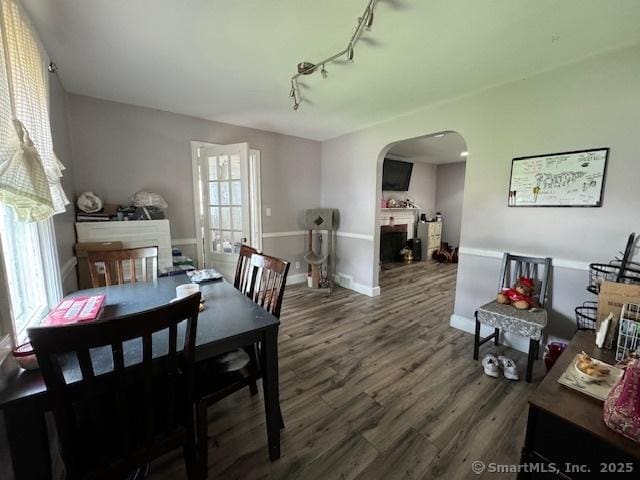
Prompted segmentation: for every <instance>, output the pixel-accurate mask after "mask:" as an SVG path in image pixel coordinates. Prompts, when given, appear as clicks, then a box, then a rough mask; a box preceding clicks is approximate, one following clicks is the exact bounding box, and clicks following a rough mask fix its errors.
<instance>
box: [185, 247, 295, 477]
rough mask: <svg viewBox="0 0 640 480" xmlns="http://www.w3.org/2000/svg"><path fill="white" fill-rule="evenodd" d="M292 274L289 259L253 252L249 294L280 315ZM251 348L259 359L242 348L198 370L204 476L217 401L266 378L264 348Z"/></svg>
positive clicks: (199, 435) (198, 433) (200, 456)
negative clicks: (211, 411) (210, 417)
mask: <svg viewBox="0 0 640 480" xmlns="http://www.w3.org/2000/svg"><path fill="white" fill-rule="evenodd" d="M288 273H289V262H287V261H284V260H280V259H279V258H276V257H271V256H269V255H264V254H259V253H254V254H252V255H251V260H250V269H249V278H250V280H249V285H248V287H249V288H248V293H247V296H248V297H249V298H250V299H251V300H252V301H253V302H254V303H256V304H258V305H259V306H261V307H262V308H264V309H265V310H266V311H268V312H269V313H271V314H272V315H274V316H275V317H277V318H280V311H281V309H282V300H283V297H284V289H285V286H286V282H287V274H288ZM251 348H256V349H257V359H256V360H255V361H254V360H253V359H252V357H251V356H250V355H248V354H247V353H246V352H245V350H244V349H238V350H236V351H234V352H231V353H229V354H224V355H220V356H218V357H217V358H216V359H214V361H210V362H207V363H206V364H203V366H202V368H201V369H199V370H197V372H196V375H197V377H196V424H197V425H196V438H197V440H196V444H197V448H198V461H199V463H198V464H199V466H200V468H202V469H203V470H202V473H201V478H206V476H207V457H208V436H207V427H208V421H207V410H208V409H209V407H210V406H211V405H213V404H214V403H216V402H219V401H220V400H222V399H224V398H226V397H228V396H229V395H231V394H232V393H235V392H237V391H239V390H241V389H242V388H245V387H247V386H248V387H250V388H251V389H253V388H257V387H255V384H256V381H257V380H259V379H260V378H262V367H261V364H262V362H261V361H260V358H261V354H262V351H261V350H262V349H261V348H260V344H259V343H258V344H256V345H254V346H251ZM243 357H244V358H243ZM242 358H243V359H242ZM252 385H253V386H252ZM252 393H253V392H252ZM256 393H257V390H256ZM279 414H280V428H284V421H283V419H282V412H279Z"/></svg>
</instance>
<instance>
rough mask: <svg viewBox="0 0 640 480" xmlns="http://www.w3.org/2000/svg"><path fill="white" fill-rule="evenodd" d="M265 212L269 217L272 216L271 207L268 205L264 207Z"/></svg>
mask: <svg viewBox="0 0 640 480" xmlns="http://www.w3.org/2000/svg"><path fill="white" fill-rule="evenodd" d="M264 214H265V215H266V216H267V217H270V216H271V207H267V208H265V209H264Z"/></svg>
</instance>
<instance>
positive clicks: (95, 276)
mask: <svg viewBox="0 0 640 480" xmlns="http://www.w3.org/2000/svg"><path fill="white" fill-rule="evenodd" d="M87 257H88V260H89V271H90V273H91V284H92V285H93V288H97V287H101V286H107V287H108V286H111V285H114V283H115V284H116V285H122V284H123V283H126V278H125V272H127V273H128V274H129V277H130V278H129V281H130V282H131V283H136V282H137V281H138V273H140V277H141V278H142V281H143V282H153V281H155V280H157V278H158V247H143V248H129V249H125V250H105V251H99V252H88V254H87ZM138 261H140V264H141V268H140V269H139V270H138V268H137V262H138ZM102 268H103V269H104V271H103V270H102ZM114 276H115V279H114V278H113V277H114ZM101 277H104V285H102V284H101V281H100V280H101ZM114 280H115V282H114Z"/></svg>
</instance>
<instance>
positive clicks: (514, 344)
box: [449, 313, 529, 353]
mask: <svg viewBox="0 0 640 480" xmlns="http://www.w3.org/2000/svg"><path fill="white" fill-rule="evenodd" d="M449 325H451V326H452V327H453V328H457V329H458V330H462V331H463V332H467V333H472V334H475V332H476V321H475V320H474V319H473V318H468V317H465V316H463V315H456V314H455V313H454V314H453V315H451V319H450V320H449ZM492 333H493V327H489V326H488V325H482V326H481V327H480V336H482V337H483V338H484V337H488V336H489V335H491V334H492ZM472 341H473V340H472ZM500 344H501V345H505V346H507V347H510V348H513V349H515V350H518V351H520V352H524V353H527V352H528V351H529V339H528V338H524V337H520V336H519V335H511V334H510V333H503V334H501V335H500Z"/></svg>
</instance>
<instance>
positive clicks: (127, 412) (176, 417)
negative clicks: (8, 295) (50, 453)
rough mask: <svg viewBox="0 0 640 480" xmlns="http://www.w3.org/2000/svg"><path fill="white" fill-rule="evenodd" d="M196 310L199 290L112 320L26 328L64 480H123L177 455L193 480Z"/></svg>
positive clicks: (196, 471) (194, 453) (194, 454)
mask: <svg viewBox="0 0 640 480" xmlns="http://www.w3.org/2000/svg"><path fill="white" fill-rule="evenodd" d="M199 306H200V293H197V294H195V295H192V296H190V297H187V298H185V299H184V300H181V301H178V302H175V303H172V304H169V305H167V306H163V307H160V308H156V309H154V310H148V311H146V312H142V313H137V314H134V315H128V316H124V317H119V318H115V319H112V320H106V321H96V322H89V323H82V324H74V325H65V326H56V327H34V328H30V329H29V336H30V338H31V343H32V345H33V349H34V351H35V353H36V356H37V358H38V363H39V365H40V370H41V372H42V376H43V378H44V381H45V384H46V387H47V392H48V396H49V398H50V401H51V406H52V410H53V415H54V419H55V423H56V427H57V430H58V436H59V440H60V447H61V453H62V459H63V461H64V464H65V469H66V472H67V478H70V479H73V480H75V479H89V478H91V479H105V480H107V479H109V480H111V479H120V478H128V477H129V475H130V474H131V472H134V471H136V469H138V468H139V467H140V466H142V465H145V464H148V463H149V462H150V461H152V460H153V459H156V458H158V457H160V456H162V455H164V454H166V453H168V452H170V451H172V450H175V449H178V448H182V449H183V455H184V459H185V464H186V467H187V475H188V478H189V479H192V478H196V477H195V476H196V475H197V473H198V471H199V469H198V468H197V467H196V465H195V463H196V461H197V456H196V449H195V426H194V418H193V386H194V368H193V367H194V350H195V341H196V327H197V322H198V308H199ZM183 323H184V329H183V328H182V324H183ZM183 336H184V343H183V345H182V346H179V345H178V344H179V342H178V338H182V337H183Z"/></svg>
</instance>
